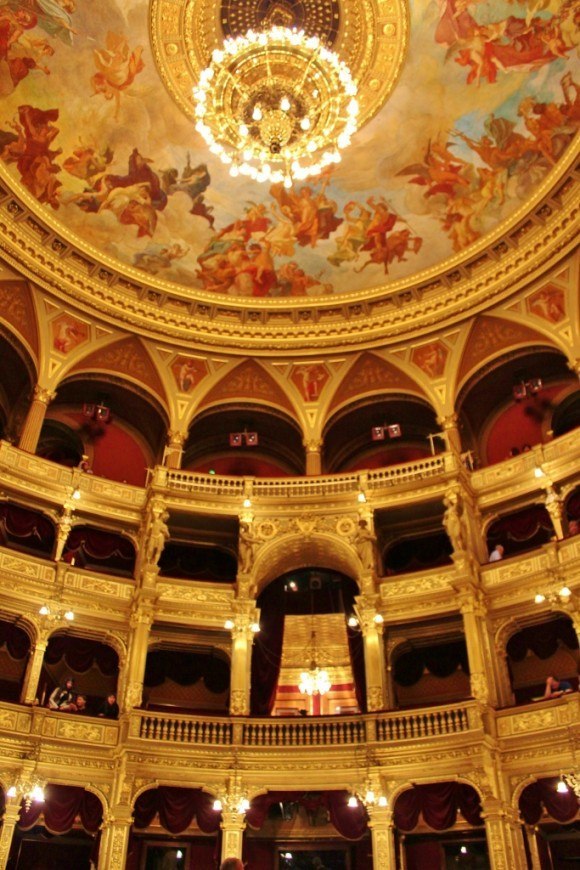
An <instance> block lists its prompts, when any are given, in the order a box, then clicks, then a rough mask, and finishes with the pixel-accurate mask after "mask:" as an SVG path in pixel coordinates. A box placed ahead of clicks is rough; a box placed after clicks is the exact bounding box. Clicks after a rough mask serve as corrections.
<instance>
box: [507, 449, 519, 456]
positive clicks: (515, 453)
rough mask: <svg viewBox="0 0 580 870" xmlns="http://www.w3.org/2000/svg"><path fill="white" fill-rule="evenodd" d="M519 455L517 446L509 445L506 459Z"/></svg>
mask: <svg viewBox="0 0 580 870" xmlns="http://www.w3.org/2000/svg"><path fill="white" fill-rule="evenodd" d="M519 455H520V449H519V447H510V452H509V453H508V459H512V458H513V457H514V456H519Z"/></svg>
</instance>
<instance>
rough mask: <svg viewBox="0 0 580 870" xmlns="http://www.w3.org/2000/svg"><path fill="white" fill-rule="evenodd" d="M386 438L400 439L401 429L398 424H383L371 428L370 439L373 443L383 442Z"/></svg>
mask: <svg viewBox="0 0 580 870" xmlns="http://www.w3.org/2000/svg"><path fill="white" fill-rule="evenodd" d="M387 437H389V438H400V437H401V427H400V425H399V424H398V423H383V424H382V425H381V426H372V427H371V438H372V439H373V441H384V440H385V438H387Z"/></svg>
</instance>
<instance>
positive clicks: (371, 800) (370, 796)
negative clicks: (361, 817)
mask: <svg viewBox="0 0 580 870" xmlns="http://www.w3.org/2000/svg"><path fill="white" fill-rule="evenodd" d="M359 804H362V805H363V807H367V808H368V807H386V806H388V805H389V802H388V800H387V798H386V797H385V795H384V794H379V795H376V794H375V792H374V790H373V789H372V787H371V786H370V784H369V785H367V786H365V788H364V789H363V791H362V792H353V794H351V796H350V797H349V799H348V801H347V806H349V807H350V808H351V809H356V807H358V805H359Z"/></svg>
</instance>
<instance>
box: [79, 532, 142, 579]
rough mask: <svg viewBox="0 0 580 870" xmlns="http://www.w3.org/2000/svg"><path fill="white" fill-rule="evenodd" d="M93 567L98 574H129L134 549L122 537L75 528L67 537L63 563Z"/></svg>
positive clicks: (133, 560)
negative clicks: (101, 572)
mask: <svg viewBox="0 0 580 870" xmlns="http://www.w3.org/2000/svg"><path fill="white" fill-rule="evenodd" d="M73 558H74V560H75V564H77V565H80V566H81V567H83V566H85V565H86V566H92V567H95V568H96V569H97V570H98V571H106V570H109V571H122V572H123V573H124V574H132V573H133V569H134V567H135V547H134V546H133V543H132V541H130V540H129V539H128V538H124V537H123V536H122V535H114V534H112V533H110V532H104V531H102V530H100V529H93V528H91V527H89V526H75V528H74V529H72V531H71V533H70V535H69V536H68V539H67V542H66V545H65V548H64V553H63V560H64V561H65V562H70V561H72V559H73Z"/></svg>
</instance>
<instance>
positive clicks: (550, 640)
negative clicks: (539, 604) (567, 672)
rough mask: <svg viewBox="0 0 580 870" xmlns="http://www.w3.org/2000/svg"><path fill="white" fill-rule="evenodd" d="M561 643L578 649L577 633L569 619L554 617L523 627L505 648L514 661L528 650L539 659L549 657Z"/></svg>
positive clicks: (523, 656)
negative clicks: (550, 620)
mask: <svg viewBox="0 0 580 870" xmlns="http://www.w3.org/2000/svg"><path fill="white" fill-rule="evenodd" d="M561 643H563V644H564V645H565V646H567V647H568V649H578V635H577V634H576V632H575V630H574V626H573V624H572V620H570V619H565V618H562V619H554V620H553V621H552V622H546V623H544V624H542V625H533V626H530V627H529V628H523V629H522V630H521V631H518V632H517V634H514V635H513V637H510V639H509V641H508V642H507V646H506V650H507V654H508V656H509V657H510V659H512V660H513V661H514V662H521V661H523V660H524V659H525V657H526V655H527V653H528V650H531V651H532V652H533V653H534V655H536V656H538V658H540V659H549V658H550V656H553V655H554V653H555V652H556V650H557V649H558V647H559V645H560V644H561Z"/></svg>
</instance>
